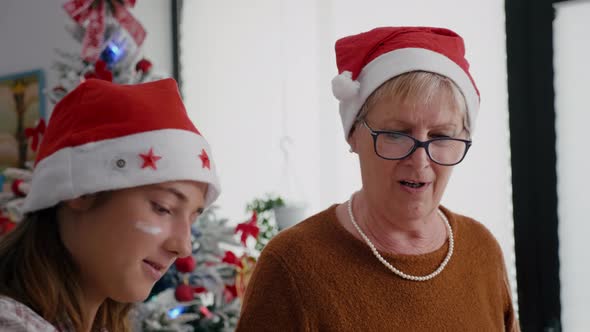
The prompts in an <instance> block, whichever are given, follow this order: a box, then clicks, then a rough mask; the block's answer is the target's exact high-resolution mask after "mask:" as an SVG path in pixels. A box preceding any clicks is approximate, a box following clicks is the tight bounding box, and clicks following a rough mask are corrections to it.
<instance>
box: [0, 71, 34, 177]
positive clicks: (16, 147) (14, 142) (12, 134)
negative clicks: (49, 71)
mask: <svg viewBox="0 0 590 332" xmlns="http://www.w3.org/2000/svg"><path fill="white" fill-rule="evenodd" d="M44 85H45V82H44V77H43V72H42V71H41V70H33V71H28V72H22V73H16V74H11V75H6V76H0V171H1V170H2V169H4V168H6V167H18V168H25V165H27V162H32V161H34V160H35V158H36V151H34V149H33V148H32V147H31V141H32V140H31V139H30V136H31V135H30V134H29V135H27V134H26V133H27V128H32V129H35V128H36V127H37V125H38V123H39V121H40V119H44V118H45V102H44V98H43V97H44V94H43V89H44ZM30 131H31V129H29V132H30ZM33 132H35V131H34V130H33Z"/></svg>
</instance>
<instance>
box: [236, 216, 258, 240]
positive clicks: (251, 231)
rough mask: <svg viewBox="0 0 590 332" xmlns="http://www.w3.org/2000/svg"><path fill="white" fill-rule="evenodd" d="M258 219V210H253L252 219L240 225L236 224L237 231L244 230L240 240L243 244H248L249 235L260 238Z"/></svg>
mask: <svg viewBox="0 0 590 332" xmlns="http://www.w3.org/2000/svg"><path fill="white" fill-rule="evenodd" d="M257 221H258V215H257V214H256V211H253V212H252V218H250V221H247V222H244V223H241V224H238V226H236V231H235V232H236V233H237V232H242V235H241V237H240V241H241V242H242V244H243V245H246V240H247V239H248V236H252V237H253V238H255V239H257V238H258V233H260V228H259V227H258V224H257V223H256V222H257Z"/></svg>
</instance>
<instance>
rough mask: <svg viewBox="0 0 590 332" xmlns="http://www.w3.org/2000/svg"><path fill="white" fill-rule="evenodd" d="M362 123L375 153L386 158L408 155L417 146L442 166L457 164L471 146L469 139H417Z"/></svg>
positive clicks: (393, 158)
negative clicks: (369, 136)
mask: <svg viewBox="0 0 590 332" xmlns="http://www.w3.org/2000/svg"><path fill="white" fill-rule="evenodd" d="M363 125H364V126H365V127H366V128H367V129H368V130H369V131H370V132H371V136H373V145H374V147H375V153H376V154H377V155H378V156H379V157H381V158H383V159H387V160H400V159H405V158H407V157H409V156H410V155H411V154H412V153H414V151H416V150H417V149H418V148H424V150H426V154H427V155H428V158H430V160H432V161H433V162H435V163H437V164H439V165H443V166H453V165H457V164H458V163H460V162H461V161H463V158H465V155H466V154H467V150H469V148H470V147H471V140H466V139H460V138H452V137H437V138H433V139H429V140H428V141H424V142H422V141H419V140H417V139H415V138H414V137H412V136H410V135H407V134H404V133H400V132H397V131H385V130H373V129H372V128H371V127H369V125H368V124H367V122H366V121H364V120H363Z"/></svg>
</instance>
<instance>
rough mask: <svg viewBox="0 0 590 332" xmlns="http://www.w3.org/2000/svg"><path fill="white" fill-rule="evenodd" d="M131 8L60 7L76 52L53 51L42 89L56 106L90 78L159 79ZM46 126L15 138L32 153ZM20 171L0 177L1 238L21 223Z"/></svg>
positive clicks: (117, 1)
mask: <svg viewBox="0 0 590 332" xmlns="http://www.w3.org/2000/svg"><path fill="white" fill-rule="evenodd" d="M134 5H135V0H71V1H68V2H66V3H65V4H64V5H63V8H64V10H65V11H66V12H67V13H68V15H69V16H70V17H71V18H72V20H71V22H69V24H67V25H66V30H67V31H69V32H70V34H71V35H72V37H73V38H74V39H76V40H77V41H78V42H79V43H80V44H81V50H80V52H66V51H63V50H56V52H57V54H58V60H56V62H55V64H54V69H55V70H56V71H57V73H58V76H59V79H58V82H57V84H56V85H55V86H54V87H53V88H52V89H50V90H48V91H46V94H47V96H48V98H49V100H50V101H51V102H53V103H57V102H58V101H59V100H60V99H61V98H63V97H64V96H65V95H66V94H67V93H68V92H69V91H71V90H73V89H74V88H75V87H76V86H78V85H79V84H80V83H81V82H83V81H84V80H86V79H89V78H96V79H102V80H107V81H111V82H114V83H119V84H136V83H141V82H147V81H151V80H156V79H159V78H161V77H159V76H158V75H156V74H154V71H153V65H152V63H151V62H150V61H149V60H147V59H146V58H143V56H142V52H141V46H142V44H143V41H144V40H145V37H146V34H147V33H146V31H145V29H144V28H143V27H142V25H141V24H140V23H139V21H137V20H136V19H135V18H134V17H133V16H132V15H131V13H130V12H129V8H132V7H133V6H134ZM45 126H46V124H45V120H43V119H41V120H40V121H39V123H38V124H37V126H36V127H33V128H24V131H23V135H19V136H24V138H25V139H27V140H30V144H31V149H32V150H33V151H36V150H37V148H38V146H39V143H40V141H41V139H42V137H43V133H44V131H45ZM21 145H22V144H21ZM21 159H22V158H21ZM23 163H24V162H23ZM19 167H22V168H20V169H17V168H8V169H5V170H3V171H2V172H1V173H0V239H1V237H2V236H3V235H4V234H6V233H8V232H9V231H10V230H12V229H13V228H14V227H15V226H16V224H17V223H18V222H20V220H21V219H22V211H21V207H22V204H23V202H24V197H25V195H26V193H27V192H28V188H29V181H30V178H31V172H32V168H33V165H30V164H26V165H24V166H23V165H20V166H19ZM1 169H2V168H1V167H0V170H1Z"/></svg>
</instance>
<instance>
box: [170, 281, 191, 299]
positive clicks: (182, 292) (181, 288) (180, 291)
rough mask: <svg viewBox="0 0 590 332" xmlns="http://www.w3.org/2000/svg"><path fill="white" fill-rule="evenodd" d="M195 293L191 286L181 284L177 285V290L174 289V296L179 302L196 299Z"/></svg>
mask: <svg viewBox="0 0 590 332" xmlns="http://www.w3.org/2000/svg"><path fill="white" fill-rule="evenodd" d="M193 293H194V291H193V289H192V288H191V286H189V285H186V284H181V285H178V286H177V287H176V290H175V291H174V297H175V298H176V300H177V301H179V302H188V301H192V300H193V299H194V296H193Z"/></svg>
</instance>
